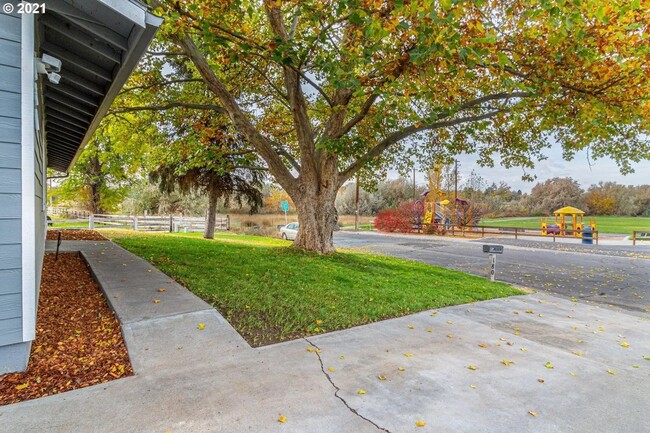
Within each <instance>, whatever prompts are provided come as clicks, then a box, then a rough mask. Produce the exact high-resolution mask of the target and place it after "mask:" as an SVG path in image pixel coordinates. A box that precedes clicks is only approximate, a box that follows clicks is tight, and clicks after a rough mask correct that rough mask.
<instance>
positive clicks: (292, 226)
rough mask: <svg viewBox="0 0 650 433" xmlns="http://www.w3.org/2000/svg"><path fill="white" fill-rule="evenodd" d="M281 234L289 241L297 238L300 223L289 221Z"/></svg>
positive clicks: (281, 230)
mask: <svg viewBox="0 0 650 433" xmlns="http://www.w3.org/2000/svg"><path fill="white" fill-rule="evenodd" d="M280 236H282V239H286V240H289V241H293V240H295V239H296V236H298V223H297V222H294V223H289V224H287V225H286V226H284V227H282V228H281V229H280Z"/></svg>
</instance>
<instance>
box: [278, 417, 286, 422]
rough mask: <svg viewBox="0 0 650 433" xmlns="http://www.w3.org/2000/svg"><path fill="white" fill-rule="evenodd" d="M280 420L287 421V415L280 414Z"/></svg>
mask: <svg viewBox="0 0 650 433" xmlns="http://www.w3.org/2000/svg"><path fill="white" fill-rule="evenodd" d="M278 421H279V422H287V417H286V416H284V415H280V418H278Z"/></svg>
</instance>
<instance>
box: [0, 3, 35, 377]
mask: <svg viewBox="0 0 650 433" xmlns="http://www.w3.org/2000/svg"><path fill="white" fill-rule="evenodd" d="M12 3H15V2H12ZM20 42H21V20H20V17H19V16H18V15H17V14H14V15H7V14H5V13H2V12H0V374H2V373H3V372H6V371H12V370H16V369H22V368H24V367H25V366H26V363H27V356H28V354H29V343H24V342H23V327H22V290H21V287H22V281H21V279H22V248H21V239H22V237H21V236H22V223H21V216H22V204H21V198H22V196H21V187H22V182H21V145H20V143H21V69H20V68H21V44H20ZM17 367H18V368H17Z"/></svg>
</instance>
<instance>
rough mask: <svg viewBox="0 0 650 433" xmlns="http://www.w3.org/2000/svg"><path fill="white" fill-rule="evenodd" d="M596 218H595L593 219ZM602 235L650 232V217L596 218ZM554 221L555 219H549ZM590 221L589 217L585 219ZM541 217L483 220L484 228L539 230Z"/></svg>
mask: <svg viewBox="0 0 650 433" xmlns="http://www.w3.org/2000/svg"><path fill="white" fill-rule="evenodd" d="M591 218H594V217H591ZM595 220H596V223H597V224H598V231H599V232H600V233H616V234H626V235H631V234H632V231H634V230H649V231H650V218H648V217H619V216H600V217H595ZM549 221H553V218H549ZM585 221H589V217H586V218H585ZM540 222H541V218H540V217H529V218H498V219H484V220H481V224H480V225H482V226H495V227H518V228H519V227H520V228H531V229H532V228H538V227H539V226H540Z"/></svg>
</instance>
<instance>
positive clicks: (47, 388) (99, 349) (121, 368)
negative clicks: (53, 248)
mask: <svg viewBox="0 0 650 433" xmlns="http://www.w3.org/2000/svg"><path fill="white" fill-rule="evenodd" d="M132 374H133V369H132V368H131V363H130V361H129V355H128V353H127V351H126V346H125V344H124V341H123V339H122V333H121V328H120V325H119V323H118V321H117V319H116V318H115V314H114V313H113V311H112V310H111V309H110V308H109V307H108V305H107V304H106V301H105V299H104V295H103V294H102V293H101V291H100V289H99V287H98V286H97V283H96V282H95V281H94V280H93V278H92V277H91V275H90V272H89V270H88V266H87V265H86V262H85V261H84V260H83V258H81V256H79V255H78V254H74V253H66V254H59V259H58V260H56V261H55V260H54V254H48V255H46V256H45V260H44V263H43V280H42V284H41V293H40V297H39V306H38V318H37V322H36V340H34V342H33V344H32V353H31V357H30V361H29V367H28V369H27V371H26V372H24V373H9V374H5V375H4V376H0V405H5V404H11V403H16V402H19V401H23V400H30V399H33V398H38V397H44V396H46V395H51V394H58V393H61V392H64V391H69V390H71V389H77V388H83V387H85V386H90V385H95V384H98V383H103V382H108V381H109V380H114V379H119V378H121V377H126V376H131V375H132Z"/></svg>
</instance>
